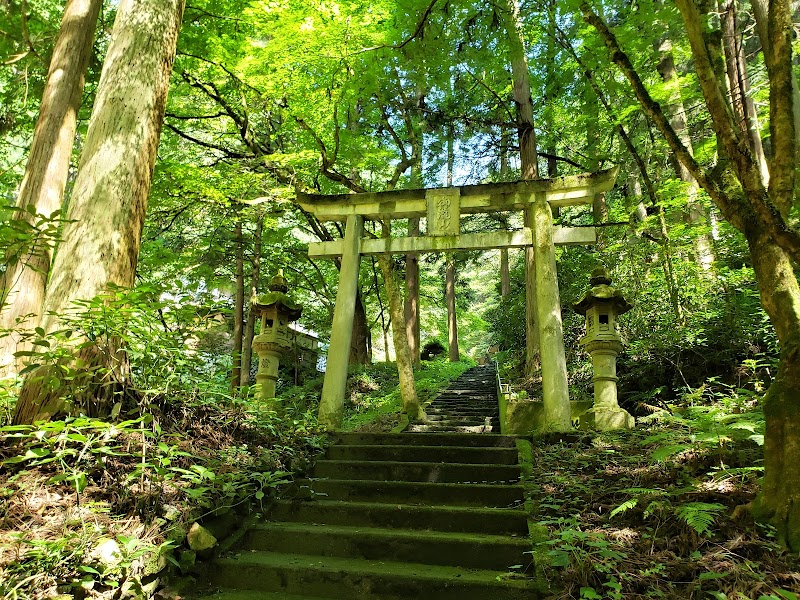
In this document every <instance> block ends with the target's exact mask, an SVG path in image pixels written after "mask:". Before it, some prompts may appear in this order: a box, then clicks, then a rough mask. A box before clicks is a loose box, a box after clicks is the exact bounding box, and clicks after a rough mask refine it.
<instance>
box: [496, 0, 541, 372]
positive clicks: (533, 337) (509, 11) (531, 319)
mask: <svg viewBox="0 0 800 600" xmlns="http://www.w3.org/2000/svg"><path fill="white" fill-rule="evenodd" d="M505 8H506V10H504V11H503V17H504V23H505V30H506V39H507V40H508V51H509V58H510V60H511V78H512V80H513V88H514V104H515V106H516V109H517V135H518V137H519V155H520V166H521V173H520V175H521V178H522V179H538V178H539V157H538V155H537V153H536V129H535V127H534V121H533V98H532V97H531V82H530V72H529V70H528V58H527V55H526V54H525V40H524V38H523V36H522V19H521V18H520V13H519V2H518V0H506V7H505ZM529 221H530V219H529V218H528V217H527V216H526V222H525V226H526V227H531V226H532V223H530V222H529ZM534 272H535V268H534V261H533V247H529V248H525V297H526V301H525V376H526V377H528V378H532V377H533V376H534V375H535V374H536V371H537V370H538V369H539V333H538V331H537V324H536V283H535V277H534Z"/></svg>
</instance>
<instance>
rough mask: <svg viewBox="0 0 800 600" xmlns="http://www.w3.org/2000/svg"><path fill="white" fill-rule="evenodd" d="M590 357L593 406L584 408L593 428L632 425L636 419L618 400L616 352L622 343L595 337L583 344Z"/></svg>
mask: <svg viewBox="0 0 800 600" xmlns="http://www.w3.org/2000/svg"><path fill="white" fill-rule="evenodd" d="M585 346H586V351H587V352H588V353H589V354H590V355H591V357H592V370H593V371H594V376H593V377H592V379H593V381H594V406H593V407H592V408H591V409H589V410H588V411H587V412H586V417H587V419H589V420H590V421H593V423H591V425H592V429H597V430H599V431H608V430H611V429H633V427H634V425H635V424H636V419H634V418H633V416H631V414H630V413H629V412H628V411H627V410H625V409H624V408H622V407H620V405H619V403H618V402H617V381H619V378H618V377H617V355H618V354H619V353H620V351H621V350H622V344H621V343H620V342H617V341H610V340H594V341H591V342H588V343H586V344H585Z"/></svg>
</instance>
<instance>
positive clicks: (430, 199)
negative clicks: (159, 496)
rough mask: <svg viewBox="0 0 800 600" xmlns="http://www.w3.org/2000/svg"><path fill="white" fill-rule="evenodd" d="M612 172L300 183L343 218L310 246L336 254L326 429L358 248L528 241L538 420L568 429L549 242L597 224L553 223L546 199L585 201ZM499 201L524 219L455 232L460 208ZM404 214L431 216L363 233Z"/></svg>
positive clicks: (377, 250) (322, 210) (341, 373)
mask: <svg viewBox="0 0 800 600" xmlns="http://www.w3.org/2000/svg"><path fill="white" fill-rule="evenodd" d="M616 176H617V168H613V169H609V170H605V171H600V172H598V173H587V174H582V175H571V176H566V177H557V178H554V179H536V180H527V181H517V182H514V183H490V184H482V185H469V186H462V187H451V188H433V189H416V190H393V191H389V192H375V193H362V194H338V195H322V194H304V193H298V196H297V202H298V204H299V205H300V206H301V207H302V208H303V209H304V210H306V211H308V212H310V213H312V214H313V215H314V216H316V217H317V218H318V219H319V220H320V221H345V222H346V226H345V235H344V238H343V239H340V240H334V241H331V242H317V243H311V244H309V246H308V255H309V257H311V258H334V257H341V269H340V271H339V289H338V291H337V293H336V307H335V309H334V313H333V326H332V329H331V343H330V348H329V350H328V362H327V369H326V371H325V381H324V383H323V387H322V400H321V403H320V408H319V423H320V424H321V425H322V426H324V427H325V428H326V429H328V430H335V429H337V428H338V427H340V426H341V422H342V415H343V411H344V398H345V388H346V385H347V366H348V361H349V357H350V342H351V341H352V335H353V314H354V310H355V299H356V292H357V289H358V271H359V262H360V258H361V256H364V255H375V254H406V253H409V252H418V253H424V252H451V251H455V250H490V249H495V248H524V247H526V246H533V252H534V262H535V272H534V277H535V280H536V309H537V314H536V317H537V318H536V321H537V326H538V331H539V346H540V353H541V361H542V392H543V401H544V402H543V404H544V421H545V424H546V427H547V428H548V429H550V430H553V431H566V430H569V429H571V427H572V425H571V421H570V403H569V388H568V386H567V365H566V358H565V355H564V337H563V328H562V323H561V302H560V299H559V293H558V279H557V274H556V259H555V245H590V244H594V243H595V242H596V240H597V234H596V230H595V228H594V227H580V228H569V227H554V226H553V212H552V208H554V207H563V206H575V205H581V204H591V203H592V202H593V201H594V199H595V197H596V196H597V195H598V194H602V193H604V192H607V191H608V190H610V189H611V188H612V187H613V185H614V181H615V179H616ZM501 211H524V212H525V213H526V214H525V217H526V219H525V222H526V223H528V224H530V226H529V227H524V228H523V229H521V230H517V231H491V232H487V233H461V227H460V220H461V215H464V214H477V213H493V212H501ZM410 217H427V223H428V225H427V232H426V233H425V235H422V236H419V237H399V238H378V239H375V238H364V237H363V233H364V220H365V219H372V220H379V221H388V220H392V219H407V218H410Z"/></svg>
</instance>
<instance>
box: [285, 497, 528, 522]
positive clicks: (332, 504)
mask: <svg viewBox="0 0 800 600" xmlns="http://www.w3.org/2000/svg"><path fill="white" fill-rule="evenodd" d="M279 504H280V505H292V504H317V505H322V506H324V507H329V508H331V509H335V508H337V507H345V506H347V507H355V508H362V509H364V510H366V509H373V510H376V509H377V510H401V511H411V512H415V511H420V512H432V513H442V515H445V514H452V513H469V514H470V515H475V514H480V513H483V514H486V515H490V514H492V515H497V514H506V515H507V516H509V517H514V518H517V517H519V515H523V516H525V512H524V510H523V506H522V505H519V506H517V507H515V508H498V507H494V506H484V507H477V506H462V505H460V504H437V505H429V504H398V503H396V502H391V503H386V502H365V501H363V500H325V499H323V498H314V499H313V500H297V499H290V498H278V499H277V500H275V502H274V505H279ZM321 524H322V523H321ZM398 529H400V528H398Z"/></svg>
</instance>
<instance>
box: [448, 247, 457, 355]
mask: <svg viewBox="0 0 800 600" xmlns="http://www.w3.org/2000/svg"><path fill="white" fill-rule="evenodd" d="M445 297H446V299H447V343H448V356H449V357H450V362H458V361H459V356H458V320H457V319H456V261H455V257H454V256H453V255H452V254H448V255H447V266H446V274H445Z"/></svg>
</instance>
